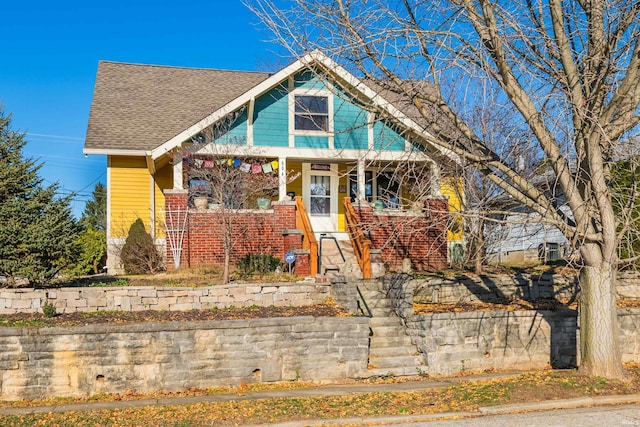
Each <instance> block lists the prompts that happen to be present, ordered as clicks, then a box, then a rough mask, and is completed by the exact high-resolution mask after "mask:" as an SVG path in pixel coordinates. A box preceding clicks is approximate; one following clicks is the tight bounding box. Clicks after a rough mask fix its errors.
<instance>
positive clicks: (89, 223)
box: [80, 182, 107, 232]
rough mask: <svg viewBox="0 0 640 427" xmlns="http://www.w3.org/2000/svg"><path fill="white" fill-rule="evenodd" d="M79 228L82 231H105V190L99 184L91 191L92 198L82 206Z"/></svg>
mask: <svg viewBox="0 0 640 427" xmlns="http://www.w3.org/2000/svg"><path fill="white" fill-rule="evenodd" d="M80 226H81V227H82V228H83V229H84V230H87V229H89V228H91V229H92V230H94V231H102V232H106V231H107V189H106V187H105V186H104V185H103V184H102V183H100V182H99V183H97V184H96V187H95V188H94V189H93V198H92V199H91V200H89V201H88V202H87V204H86V205H85V206H84V211H83V212H82V217H80Z"/></svg>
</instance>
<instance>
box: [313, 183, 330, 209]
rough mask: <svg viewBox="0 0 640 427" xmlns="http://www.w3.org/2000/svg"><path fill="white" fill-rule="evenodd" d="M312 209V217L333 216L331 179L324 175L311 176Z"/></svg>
mask: <svg viewBox="0 0 640 427" xmlns="http://www.w3.org/2000/svg"><path fill="white" fill-rule="evenodd" d="M309 202H310V205H311V206H310V209H309V213H310V214H311V215H329V214H331V177H330V176H323V175H311V185H310V200H309Z"/></svg>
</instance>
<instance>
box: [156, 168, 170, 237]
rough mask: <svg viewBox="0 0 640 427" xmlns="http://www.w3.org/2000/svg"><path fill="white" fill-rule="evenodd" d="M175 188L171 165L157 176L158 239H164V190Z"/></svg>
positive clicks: (157, 172) (159, 170) (160, 170)
mask: <svg viewBox="0 0 640 427" xmlns="http://www.w3.org/2000/svg"><path fill="white" fill-rule="evenodd" d="M170 188H173V167H172V165H170V164H167V165H165V166H163V167H162V168H160V169H158V170H157V171H156V175H155V186H154V191H155V199H156V200H155V201H156V203H155V212H156V237H157V238H161V239H164V238H165V237H166V236H165V228H164V190H167V189H170Z"/></svg>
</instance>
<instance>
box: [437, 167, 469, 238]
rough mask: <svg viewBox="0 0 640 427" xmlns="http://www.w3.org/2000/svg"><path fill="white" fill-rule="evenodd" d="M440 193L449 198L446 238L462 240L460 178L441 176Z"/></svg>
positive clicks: (461, 187) (462, 194) (461, 190)
mask: <svg viewBox="0 0 640 427" xmlns="http://www.w3.org/2000/svg"><path fill="white" fill-rule="evenodd" d="M440 193H441V194H442V195H443V196H445V197H448V198H449V212H451V223H450V225H449V230H448V231H447V240H449V241H455V240H462V239H463V238H464V234H463V232H462V215H461V212H462V199H463V197H464V189H463V186H462V178H443V179H442V181H441V182H440Z"/></svg>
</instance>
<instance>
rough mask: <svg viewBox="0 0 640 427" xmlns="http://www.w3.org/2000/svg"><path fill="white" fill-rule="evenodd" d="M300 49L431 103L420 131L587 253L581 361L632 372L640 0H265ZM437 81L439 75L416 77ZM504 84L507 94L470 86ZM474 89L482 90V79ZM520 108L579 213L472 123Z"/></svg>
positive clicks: (269, 17) (267, 14)
mask: <svg viewBox="0 0 640 427" xmlns="http://www.w3.org/2000/svg"><path fill="white" fill-rule="evenodd" d="M250 7H251V8H252V9H253V10H254V11H256V12H257V13H258V14H259V16H260V17H261V19H262V20H263V22H265V23H266V24H267V25H268V26H269V27H270V28H271V30H272V31H273V32H274V34H275V35H276V37H277V39H278V41H279V42H280V43H282V44H283V45H285V46H286V47H287V48H289V50H290V51H291V52H292V53H293V54H295V55H300V54H302V53H304V52H308V51H311V50H312V49H315V48H320V49H321V50H323V51H324V52H325V53H326V54H328V55H329V56H330V57H331V58H332V59H334V60H335V61H336V62H337V63H338V64H339V65H340V66H342V67H344V68H346V69H347V70H349V71H351V72H352V73H353V74H355V75H357V76H360V77H362V78H363V79H365V81H367V80H372V81H376V82H378V83H379V84H380V85H381V86H382V87H383V88H384V89H385V91H386V92H388V93H395V94H397V95H398V96H400V97H402V99H404V100H405V101H406V102H408V103H409V104H410V105H411V106H412V107H413V108H415V109H416V110H417V111H418V112H419V118H416V119H415V120H414V122H415V124H416V125H415V126H412V128H413V130H414V132H416V134H417V135H419V136H420V137H421V138H422V140H423V141H427V142H428V143H429V144H431V145H433V146H437V147H440V148H441V149H445V150H449V151H450V152H453V153H456V154H457V155H459V156H460V157H461V158H464V159H466V161H468V162H470V163H472V164H475V165H476V167H477V168H478V169H479V170H480V171H482V173H483V174H484V175H485V176H486V177H487V178H488V179H489V180H490V181H492V182H493V183H495V184H496V185H499V186H500V187H501V188H502V189H504V191H505V192H506V193H507V194H509V195H510V197H512V198H513V199H514V200H515V201H517V202H518V203H520V204H522V205H523V206H525V207H526V208H528V209H530V210H532V211H534V212H536V213H537V214H538V215H539V216H540V218H541V219H542V220H543V221H545V222H546V223H548V224H552V225H554V226H555V227H557V228H558V229H560V230H561V231H562V233H563V234H564V235H565V236H566V237H567V239H568V240H569V241H570V242H571V244H572V245H573V247H574V249H575V250H576V251H577V253H578V254H579V255H580V262H581V266H580V288H581V294H580V295H581V296H580V326H581V327H580V334H581V336H580V369H581V371H582V372H584V373H587V374H591V375H599V376H603V377H616V378H617V377H622V376H623V375H624V370H623V367H622V363H621V352H620V347H619V344H618V325H617V311H616V292H615V283H616V272H617V268H618V244H619V242H620V237H621V234H620V231H621V229H624V227H622V228H621V227H620V226H619V224H618V218H624V217H620V216H619V217H616V215H615V212H614V208H613V204H612V199H611V192H610V185H609V184H610V180H611V174H610V172H611V165H612V162H613V158H614V152H615V150H616V147H617V146H618V144H619V143H620V141H622V140H624V138H625V137H626V136H628V134H629V133H630V132H632V131H633V130H634V128H635V127H636V126H637V125H638V122H639V121H640V115H639V111H638V105H639V102H640V44H639V43H638V38H639V34H640V19H639V16H638V15H639V13H640V3H639V2H637V1H632V0H591V1H583V0H565V1H560V0H548V1H543V0H526V1H524V0H504V1H501V0H479V1H473V0H441V1H429V2H417V1H411V0H401V1H398V2H391V3H389V2H387V1H381V0H380V1H378V0H372V1H363V2H355V1H347V0H337V1H330V2H326V1H322V0H297V1H294V2H293V6H292V7H291V9H289V10H282V9H279V8H278V7H277V6H276V3H275V2H272V1H270V0H254V3H252V5H250ZM425 80H428V81H429V82H430V84H416V82H422V81H425ZM481 86H487V87H490V88H492V89H495V90H498V91H499V93H500V97H499V99H500V101H501V102H499V103H497V104H496V103H491V104H490V103H488V102H486V103H485V101H486V100H484V99H477V98H476V99H471V98H470V97H468V96H467V95H468V94H469V92H468V91H467V90H466V89H467V88H477V87H481ZM472 93H473V91H472ZM478 107H480V108H482V107H484V108H487V109H491V110H494V111H499V109H501V108H506V109H513V110H515V111H517V112H518V113H519V116H520V117H519V119H518V120H517V121H516V120H514V121H512V122H511V123H510V126H511V127H512V128H514V129H518V128H519V129H522V130H527V131H529V132H530V133H531V135H533V136H535V142H536V149H537V153H539V155H540V156H541V157H544V159H545V160H546V162H547V163H548V165H549V167H550V169H551V170H552V171H553V175H554V180H555V184H556V185H557V187H558V189H559V190H560V191H561V192H562V193H563V195H564V197H565V198H566V203H567V206H568V208H569V210H570V215H566V214H565V213H564V211H563V210H561V209H559V207H558V206H557V204H556V203H554V200H553V199H552V198H550V197H548V195H547V194H545V193H544V192H543V191H541V190H540V189H538V188H537V187H536V186H535V185H534V184H533V183H532V182H531V180H530V179H528V177H527V176H523V175H522V174H521V173H520V172H519V171H518V170H517V168H515V167H514V165H513V163H511V162H509V161H508V159H507V158H506V157H505V153H504V152H500V151H497V150H496V149H495V148H494V147H492V146H491V145H490V144H488V143H487V141H485V140H484V138H483V135H482V132H479V131H478V129H477V128H475V127H474V126H473V123H472V121H471V120H470V114H471V113H472V111H473V109H475V108H478Z"/></svg>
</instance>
